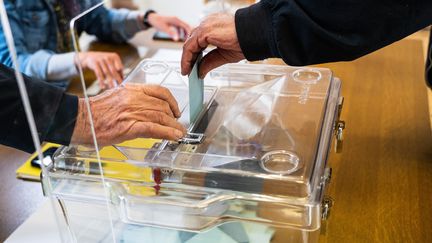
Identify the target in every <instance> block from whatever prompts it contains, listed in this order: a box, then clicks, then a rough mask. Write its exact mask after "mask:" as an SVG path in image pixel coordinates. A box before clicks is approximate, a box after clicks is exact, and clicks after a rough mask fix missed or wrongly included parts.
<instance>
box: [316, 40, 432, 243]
mask: <svg viewBox="0 0 432 243" xmlns="http://www.w3.org/2000/svg"><path fill="white" fill-rule="evenodd" d="M421 48H422V45H421V42H420V41H416V40H403V41H400V42H397V43H395V44H393V45H391V46H389V47H386V48H384V49H382V50H380V51H378V52H376V53H373V54H370V55H368V56H366V57H363V58H360V59H358V60H356V61H353V62H348V63H331V64H325V65H322V66H324V67H328V68H330V69H332V70H333V71H334V74H335V76H337V77H339V78H341V79H342V94H343V96H345V105H344V109H343V113H342V118H343V119H344V120H345V121H346V123H347V128H346V129H345V143H344V150H343V152H342V154H334V153H332V154H331V156H330V165H331V167H332V168H333V178H332V182H331V184H330V186H329V190H328V194H329V195H331V196H332V197H333V198H334V199H335V205H334V207H333V210H332V212H331V216H330V219H329V221H328V224H327V233H326V235H325V236H322V237H321V238H320V240H321V242H432V136H431V130H430V125H429V124H430V123H429V113H428V112H429V111H428V105H427V102H428V101H427V95H426V88H425V87H426V85H425V81H424V76H423V75H424V73H423V71H424V60H423V56H422V54H421V53H422V49H421Z"/></svg>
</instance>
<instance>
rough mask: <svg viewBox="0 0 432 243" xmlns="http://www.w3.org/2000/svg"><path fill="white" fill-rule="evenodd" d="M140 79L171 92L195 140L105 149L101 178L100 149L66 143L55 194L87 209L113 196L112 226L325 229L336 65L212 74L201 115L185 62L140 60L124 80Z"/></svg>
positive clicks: (232, 67)
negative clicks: (193, 105)
mask: <svg viewBox="0 0 432 243" xmlns="http://www.w3.org/2000/svg"><path fill="white" fill-rule="evenodd" d="M137 84H138V85H139V84H155V85H162V86H164V87H166V88H168V89H169V90H170V91H171V93H172V94H173V96H174V97H175V98H176V100H177V101H178V104H179V108H180V110H181V112H182V115H181V117H180V118H179V121H180V122H181V123H182V124H184V125H185V126H186V127H187V128H188V134H189V137H188V138H185V139H184V140H181V141H163V140H162V141H161V140H140V141H138V142H137V140H135V142H127V143H123V144H120V145H115V146H112V147H105V148H103V149H102V150H101V151H100V156H101V166H102V170H103V179H104V180H103V181H101V175H100V174H101V172H100V170H99V168H98V163H97V161H98V160H97V158H96V156H95V151H94V149H89V148H85V147H82V146H70V147H63V148H62V149H61V150H59V151H57V153H56V155H55V159H54V163H53V165H52V166H51V167H50V168H49V173H48V176H47V178H46V179H47V181H49V182H50V184H51V185H52V192H51V193H52V195H54V196H55V197H57V198H58V199H61V200H64V201H73V202H75V203H81V204H84V205H87V206H88V205H91V204H100V205H103V201H104V200H108V204H109V208H110V210H111V211H112V212H111V215H112V217H113V218H112V220H114V221H116V220H117V221H116V222H118V223H114V225H118V224H122V225H124V224H126V225H129V224H131V225H141V226H157V227H163V228H169V229H179V230H186V231H203V230H206V229H209V228H211V227H213V226H217V225H220V224H222V223H224V222H230V221H240V222H243V221H244V222H258V223H264V224H269V225H274V226H277V227H289V228H298V229H301V230H316V229H318V228H319V226H320V203H321V199H322V191H323V185H324V182H323V173H324V168H325V163H326V159H327V154H328V151H329V148H330V144H331V143H330V139H331V136H332V132H333V125H334V119H335V113H336V107H337V100H338V97H339V91H340V81H339V80H338V79H335V78H333V77H332V73H331V71H330V70H328V69H323V68H294V67H288V66H276V65H264V64H229V65H225V66H222V67H220V68H218V69H215V70H213V71H212V72H210V73H209V74H208V75H207V76H206V77H205V79H204V84H205V89H204V106H203V107H204V108H203V110H202V111H201V113H200V115H199V116H198V118H197V119H196V120H195V121H189V95H188V78H187V77H185V76H181V75H180V67H179V64H178V63H174V62H163V61H156V60H151V59H145V60H142V61H141V62H140V63H139V64H138V65H137V66H136V68H135V69H134V70H133V71H132V72H131V73H130V75H129V76H128V77H127V78H126V79H125V81H124V82H123V84H122V85H137ZM101 183H105V184H104V186H103V187H102V186H101ZM102 188H105V189H106V190H108V193H106V192H104V191H103V190H102ZM106 197H107V198H106ZM83 208H84V207H83ZM94 212H95V211H93V210H90V214H91V213H94Z"/></svg>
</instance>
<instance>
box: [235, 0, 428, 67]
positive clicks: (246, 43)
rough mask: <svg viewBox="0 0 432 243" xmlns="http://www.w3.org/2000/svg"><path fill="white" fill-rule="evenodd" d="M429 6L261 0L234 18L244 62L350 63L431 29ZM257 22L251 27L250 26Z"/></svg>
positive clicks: (390, 0)
mask: <svg viewBox="0 0 432 243" xmlns="http://www.w3.org/2000/svg"><path fill="white" fill-rule="evenodd" d="M430 9H432V2H431V1H427V0H417V1H414V2H413V1H409V2H408V1H407V2H401V1H395V0H387V1H379V2H375V1H372V0H365V1H348V2H347V1H341V0H329V1H316V0H308V1H285V0H262V1H261V2H260V3H258V4H255V5H253V6H251V7H249V8H245V9H241V10H239V11H237V13H236V30H237V33H238V39H239V43H240V46H241V49H242V51H243V53H244V54H245V57H246V58H247V59H248V60H259V59H264V58H268V57H281V58H283V59H284V61H285V62H286V63H288V64H290V65H309V64H314V63H323V62H330V61H343V60H352V59H355V58H357V57H360V56H362V55H365V54H367V53H370V52H372V51H375V50H377V49H379V48H381V47H384V46H386V45H388V44H390V43H392V42H394V41H396V40H399V39H402V38H403V37H405V36H407V35H409V34H411V33H413V32H415V31H417V30H419V29H421V28H423V27H425V26H427V25H430V24H431V23H432V15H431V14H430ZM254 19H255V21H254Z"/></svg>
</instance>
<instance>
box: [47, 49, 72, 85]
mask: <svg viewBox="0 0 432 243" xmlns="http://www.w3.org/2000/svg"><path fill="white" fill-rule="evenodd" d="M74 57H75V53H74V52H68V53H64V54H54V55H52V56H51V58H50V59H49V61H48V67H47V79H48V80H63V79H70V78H72V77H74V76H76V75H78V70H77V68H76V66H75V62H74Z"/></svg>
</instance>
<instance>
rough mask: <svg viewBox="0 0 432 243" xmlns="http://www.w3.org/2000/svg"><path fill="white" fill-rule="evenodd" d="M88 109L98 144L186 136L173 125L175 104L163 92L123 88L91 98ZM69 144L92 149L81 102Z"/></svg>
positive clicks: (155, 88) (176, 111)
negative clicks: (89, 146) (141, 138)
mask: <svg viewBox="0 0 432 243" xmlns="http://www.w3.org/2000/svg"><path fill="white" fill-rule="evenodd" d="M89 102H90V109H91V112H92V115H93V122H94V126H95V131H96V137H97V141H98V144H100V145H101V146H106V145H111V144H117V143H120V142H123V141H126V140H129V139H134V138H138V137H145V138H160V139H169V140H178V139H180V138H182V137H183V136H184V134H185V133H186V130H185V128H184V127H183V126H182V125H181V124H180V123H178V122H177V121H176V119H175V118H178V117H180V110H179V108H178V105H177V102H176V100H175V99H174V97H173V96H172V94H171V93H170V91H169V90H168V89H166V88H163V87H161V86H156V85H139V84H126V85H124V86H123V85H122V86H119V87H117V88H115V89H110V90H107V91H105V92H104V93H102V94H101V95H98V96H94V97H90V100H89ZM71 143H72V144H83V145H92V144H93V140H92V136H91V130H90V123H89V119H88V113H87V107H86V106H85V101H84V99H80V100H79V104H78V117H77V120H76V123H75V129H74V132H73V135H72V139H71Z"/></svg>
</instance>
